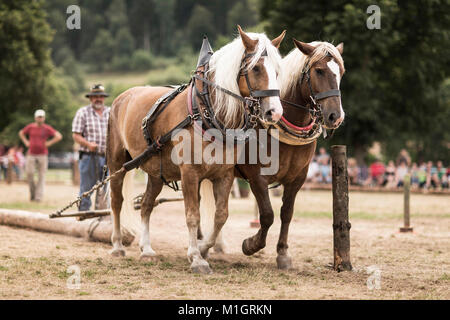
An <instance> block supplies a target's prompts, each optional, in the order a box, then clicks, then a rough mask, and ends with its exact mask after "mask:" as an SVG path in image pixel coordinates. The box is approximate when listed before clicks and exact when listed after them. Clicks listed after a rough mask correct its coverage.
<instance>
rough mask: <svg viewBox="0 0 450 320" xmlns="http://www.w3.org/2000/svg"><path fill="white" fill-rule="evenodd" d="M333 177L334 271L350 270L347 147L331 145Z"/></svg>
mask: <svg viewBox="0 0 450 320" xmlns="http://www.w3.org/2000/svg"><path fill="white" fill-rule="evenodd" d="M331 160H332V179H333V249H334V265H333V268H334V270H336V271H343V270H352V264H351V262H350V228H351V224H350V222H349V220H348V172H347V147H346V146H343V145H334V146H331Z"/></svg>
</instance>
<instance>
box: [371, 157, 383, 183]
mask: <svg viewBox="0 0 450 320" xmlns="http://www.w3.org/2000/svg"><path fill="white" fill-rule="evenodd" d="M369 170H370V178H371V184H372V185H374V186H382V185H383V184H384V171H385V166H384V164H383V162H381V159H380V158H377V159H376V160H375V162H374V163H372V164H371V165H370V167H369Z"/></svg>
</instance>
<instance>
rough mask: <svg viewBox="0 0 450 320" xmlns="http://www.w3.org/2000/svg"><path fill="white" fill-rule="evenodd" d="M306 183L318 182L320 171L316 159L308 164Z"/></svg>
mask: <svg viewBox="0 0 450 320" xmlns="http://www.w3.org/2000/svg"><path fill="white" fill-rule="evenodd" d="M306 181H307V182H312V183H317V182H319V181H320V170H319V164H318V163H317V160H316V157H314V158H313V159H312V161H311V163H310V164H309V168H308V175H307V176H306Z"/></svg>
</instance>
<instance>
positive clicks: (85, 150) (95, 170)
mask: <svg viewBox="0 0 450 320" xmlns="http://www.w3.org/2000/svg"><path fill="white" fill-rule="evenodd" d="M107 96H108V94H107V93H105V89H104V87H103V86H102V85H100V84H97V85H94V86H93V87H92V88H91V92H90V93H88V94H87V95H86V97H87V98H89V100H90V101H91V103H90V104H89V105H88V106H85V107H82V108H80V109H78V111H77V113H76V115H75V118H74V119H73V122H72V137H73V139H74V140H75V142H77V143H78V144H79V145H80V161H79V168H80V195H81V194H82V193H84V192H86V191H88V190H90V189H91V188H92V187H93V186H94V185H95V184H96V183H97V181H100V180H101V178H102V173H103V166H104V165H105V163H106V162H105V152H106V134H107V128H108V119H109V111H110V107H107V106H105V104H104V103H105V97H107ZM90 208H91V198H90V197H86V198H83V199H82V200H81V204H80V207H79V208H78V209H79V211H87V210H89V209H90Z"/></svg>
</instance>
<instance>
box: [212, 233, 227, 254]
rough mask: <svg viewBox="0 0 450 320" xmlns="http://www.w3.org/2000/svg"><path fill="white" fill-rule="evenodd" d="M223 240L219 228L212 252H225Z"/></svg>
mask: <svg viewBox="0 0 450 320" xmlns="http://www.w3.org/2000/svg"><path fill="white" fill-rule="evenodd" d="M225 251H226V250H225V241H224V240H223V233H222V230H220V232H219V234H218V235H217V238H216V244H215V245H214V252H215V253H225Z"/></svg>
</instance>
